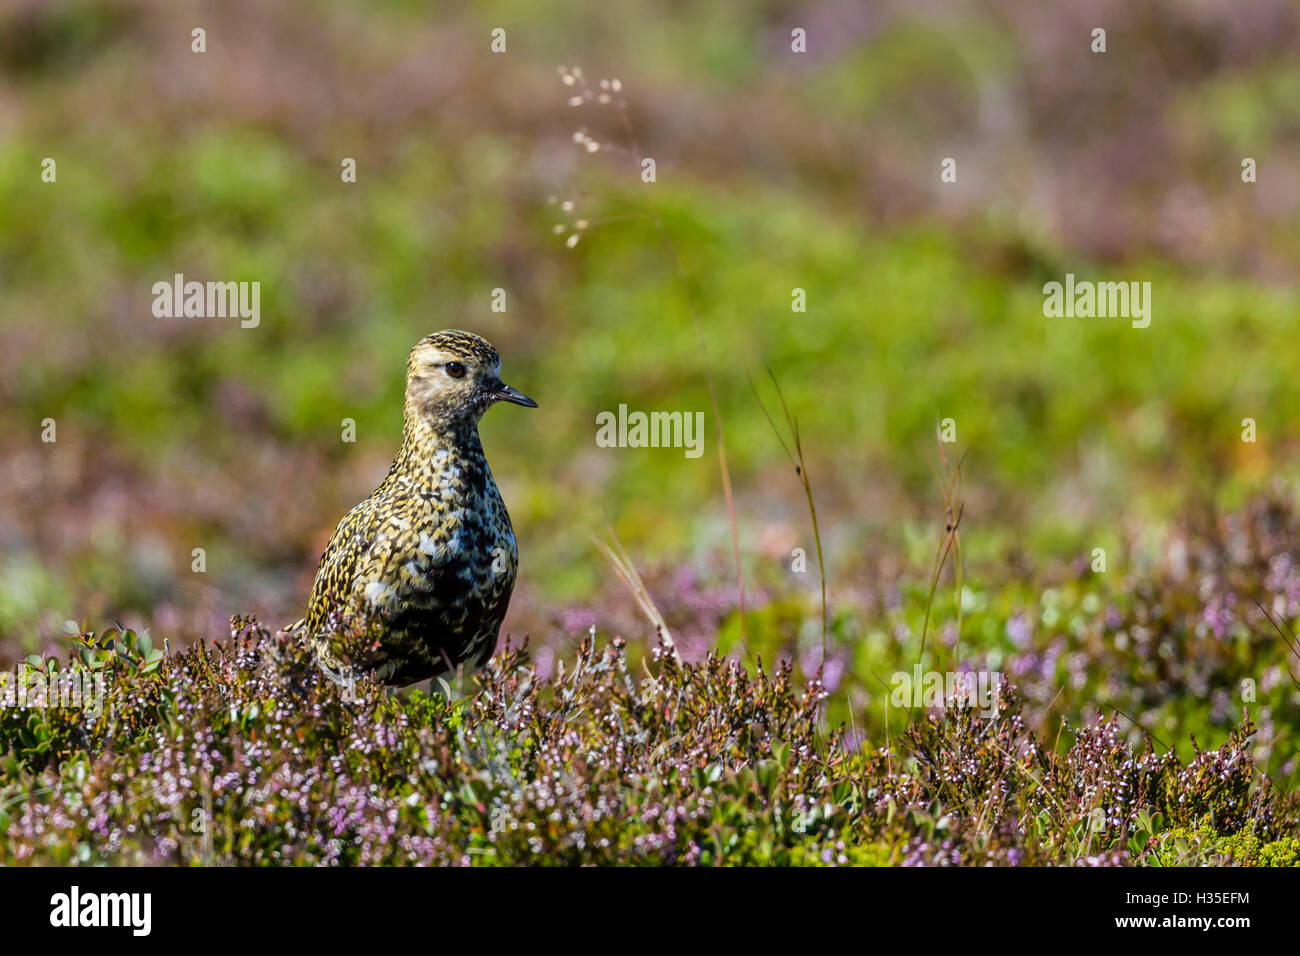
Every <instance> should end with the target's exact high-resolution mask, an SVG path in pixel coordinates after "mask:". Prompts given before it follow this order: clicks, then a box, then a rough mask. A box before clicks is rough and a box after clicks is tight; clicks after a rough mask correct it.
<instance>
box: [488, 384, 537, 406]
mask: <svg viewBox="0 0 1300 956" xmlns="http://www.w3.org/2000/svg"><path fill="white" fill-rule="evenodd" d="M488 391H489V392H490V393H491V394H492V397H493V398H495V399H497V400H498V401H501V402H512V403H513V404H515V405H522V406H524V408H536V407H537V403H536V402H535V401H533V400H532V399H531V398H529V397H528V396H527V395H525V394H524V393H523V392H521V391H519V390H518V389H516V388H511V387H510V386H509V385H507V384H506V383H505V382H502V381H500V380H498V381H495V382H493V383H492V384H491V385H489V386H488Z"/></svg>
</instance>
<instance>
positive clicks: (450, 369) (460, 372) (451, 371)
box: [445, 362, 465, 378]
mask: <svg viewBox="0 0 1300 956" xmlns="http://www.w3.org/2000/svg"><path fill="white" fill-rule="evenodd" d="M445 367H446V369H447V374H448V375H450V376H451V377H452V378H464V377H465V366H463V365H461V364H460V363H459V362H448V363H447V365H446V366H445Z"/></svg>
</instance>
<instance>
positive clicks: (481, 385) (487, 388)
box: [406, 329, 537, 429]
mask: <svg viewBox="0 0 1300 956" xmlns="http://www.w3.org/2000/svg"><path fill="white" fill-rule="evenodd" d="M497 402H513V403H514V404H516V405H523V406H524V407H526V408H536V407H537V403H536V402H535V401H533V400H532V399H531V398H529V397H528V396H527V395H524V394H523V393H521V392H519V391H516V390H515V389H513V388H511V387H510V386H509V385H507V384H506V383H505V382H503V381H501V356H500V355H499V354H498V353H497V350H496V349H494V348H493V347H492V346H491V345H490V344H489V343H488V342H487V340H485V339H482V338H480V337H479V336H477V335H475V334H473V333H472V332H461V331H459V330H457V329H444V330H443V331H441V332H434V333H432V334H431V335H426V336H425V337H424V338H422V339H420V341H419V342H417V343H416V344H415V348H413V349H411V356H410V358H409V359H408V360H407V364H406V414H407V417H408V418H410V417H414V418H416V419H418V420H423V421H425V422H427V423H428V424H430V425H432V426H433V427H434V428H435V429H443V428H449V427H450V428H454V427H456V426H459V425H473V424H475V423H477V422H478V420H479V419H480V418H482V417H483V413H484V412H486V411H487V410H488V409H489V408H490V407H491V406H492V405H494V404H496V403H497Z"/></svg>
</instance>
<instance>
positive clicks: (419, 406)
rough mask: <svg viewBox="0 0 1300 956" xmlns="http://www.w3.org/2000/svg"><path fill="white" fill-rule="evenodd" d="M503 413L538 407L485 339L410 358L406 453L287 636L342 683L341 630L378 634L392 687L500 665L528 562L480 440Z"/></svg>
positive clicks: (382, 667) (324, 564)
mask: <svg viewBox="0 0 1300 956" xmlns="http://www.w3.org/2000/svg"><path fill="white" fill-rule="evenodd" d="M497 402H509V403H512V404H515V405H522V406H524V407H526V408H536V407H537V403H536V402H535V401H533V400H532V399H531V398H529V397H528V396H527V395H524V394H523V393H522V392H519V391H518V390H516V389H514V388H512V387H511V386H509V385H506V384H505V383H504V382H502V381H501V356H500V354H499V353H498V352H497V350H496V349H495V348H493V347H492V345H491V344H489V343H488V342H487V341H486V340H485V339H483V338H481V337H480V336H478V335H475V334H474V333H472V332H463V331H460V330H459V329H444V330H442V331H440V332H433V333H431V334H429V335H426V336H425V337H424V338H422V339H420V341H419V342H417V343H416V344H415V347H414V348H412V349H411V352H410V355H409V357H408V359H407V364H406V391H405V400H404V405H403V422H402V444H401V447H400V448H399V449H398V451H397V454H396V456H395V457H394V458H393V463H392V466H391V467H390V468H389V469H388V474H387V476H386V477H385V478H384V480H383V481H382V482H380V484H379V486H378V487H377V488H376V489H375V490H374V492H373V493H372V494H371V495H370V497H369V498H367V499H366V500H365V501H362V502H361V503H360V504H358V505H357V506H356V507H354V508H353V509H352V510H351V511H349V512H348V513H347V515H346V516H344V518H343V520H342V521H340V522H339V524H338V527H337V528H336V529H335V530H334V533H333V535H332V536H331V537H330V539H329V543H328V544H327V545H326V547H325V553H324V554H323V555H322V556H321V560H320V566H319V568H318V570H317V572H316V579H315V583H314V584H313V585H312V589H311V596H310V597H309V599H308V603H307V613H306V615H305V617H303V618H301V619H300V620H299V621H297V622H295V623H294V624H292V625H290V626H289V627H288V628H286V629H285V630H286V631H288V632H291V633H297V634H304V633H305V634H306V636H307V637H308V639H309V640H310V641H311V644H312V648H313V649H314V650H315V651H316V654H317V662H318V664H319V665H320V666H321V668H322V670H324V671H325V672H326V674H327V675H329V676H331V677H332V678H333V679H335V680H336V681H338V682H339V683H344V681H343V680H340V679H339V676H338V675H339V674H340V673H350V665H343V664H342V663H341V662H340V661H339V660H338V658H337V657H336V656H335V655H334V654H333V652H332V650H331V648H330V641H329V638H330V636H331V633H332V632H333V631H334V630H336V629H337V627H338V621H339V620H340V619H343V620H366V621H369V622H372V623H373V626H374V627H375V628H376V629H377V634H378V641H377V647H376V648H375V651H374V654H373V655H371V656H370V657H369V658H368V659H367V661H366V663H365V668H366V669H368V670H372V671H373V672H374V674H375V675H376V676H377V677H378V678H379V679H380V680H381V681H382V682H383V683H385V684H388V685H390V686H395V687H400V686H405V685H407V684H412V683H416V682H418V681H424V680H430V681H433V680H434V679H436V678H439V677H443V676H444V675H447V674H449V673H455V672H457V671H461V669H462V668H463V671H461V672H462V673H463V672H469V671H474V670H477V669H479V668H481V667H483V666H484V665H485V664H486V663H487V661H488V659H489V658H490V657H491V656H492V651H493V650H494V649H495V647H496V641H497V636H498V634H499V632H500V629H501V622H502V620H503V618H504V617H505V614H506V608H507V607H508V606H509V604H510V595H511V592H512V591H513V590H514V584H515V574H516V571H517V569H518V563H519V554H518V549H517V545H516V542H515V533H514V529H513V528H512V526H511V524H510V515H509V513H508V512H507V511H506V506H505V502H504V501H502V499H501V493H500V491H498V490H497V486H496V482H495V481H494V480H493V478H492V471H491V469H490V468H489V467H488V462H487V457H486V456H485V454H484V452H483V445H482V443H481V442H480V440H479V433H478V423H479V420H480V419H481V418H482V417H483V414H484V413H485V412H486V411H487V410H488V409H489V408H490V407H491V406H493V405H495V404H496V403H497Z"/></svg>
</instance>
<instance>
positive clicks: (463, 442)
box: [388, 415, 485, 484]
mask: <svg viewBox="0 0 1300 956" xmlns="http://www.w3.org/2000/svg"><path fill="white" fill-rule="evenodd" d="M483 464H485V461H484V455H483V445H482V443H481V442H480V441H479V437H478V424H477V423H476V422H472V421H460V422H434V421H430V420H428V419H427V418H423V417H416V416H410V415H408V416H407V417H406V420H405V422H404V423H403V425H402V447H401V448H399V449H398V451H397V455H396V456H395V457H394V458H393V466H392V468H390V469H389V471H388V477H389V479H390V480H391V479H394V478H405V479H410V480H414V481H416V482H417V483H424V481H428V482H430V483H434V484H436V483H437V480H438V479H439V477H440V476H441V475H442V474H443V473H444V472H445V471H446V470H447V469H449V468H456V469H460V470H464V469H466V468H469V469H470V470H477V469H478V468H480V467H482V465H483Z"/></svg>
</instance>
